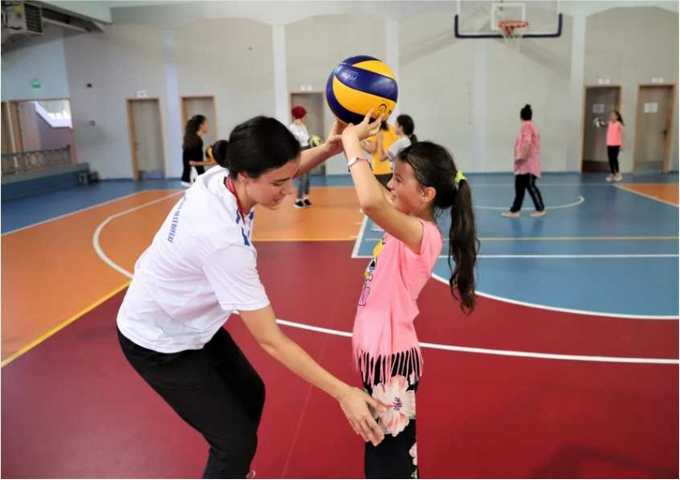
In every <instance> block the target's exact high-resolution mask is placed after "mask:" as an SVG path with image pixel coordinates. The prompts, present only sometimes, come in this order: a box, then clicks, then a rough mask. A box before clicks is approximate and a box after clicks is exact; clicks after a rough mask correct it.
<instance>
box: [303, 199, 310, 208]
mask: <svg viewBox="0 0 680 480" xmlns="http://www.w3.org/2000/svg"><path fill="white" fill-rule="evenodd" d="M302 203H304V204H305V207H311V206H312V202H310V201H309V198H305V199H304V200H303V201H302Z"/></svg>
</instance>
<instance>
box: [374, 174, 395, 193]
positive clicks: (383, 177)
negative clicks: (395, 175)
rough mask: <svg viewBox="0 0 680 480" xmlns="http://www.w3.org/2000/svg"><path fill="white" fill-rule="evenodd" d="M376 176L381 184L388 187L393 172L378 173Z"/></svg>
mask: <svg viewBox="0 0 680 480" xmlns="http://www.w3.org/2000/svg"><path fill="white" fill-rule="evenodd" d="M375 178H376V179H377V180H378V181H379V182H380V185H382V186H383V187H385V188H387V184H388V183H389V182H390V179H391V178H392V174H391V173H381V174H378V175H376V176H375ZM388 190H389V189H388Z"/></svg>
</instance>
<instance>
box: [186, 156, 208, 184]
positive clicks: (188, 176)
mask: <svg viewBox="0 0 680 480" xmlns="http://www.w3.org/2000/svg"><path fill="white" fill-rule="evenodd" d="M194 168H195V169H196V173H197V174H198V175H201V174H203V173H205V168H204V167H203V165H196V166H195V167H194ZM182 181H183V182H187V183H190V182H191V165H189V162H188V161H186V162H183V165H182Z"/></svg>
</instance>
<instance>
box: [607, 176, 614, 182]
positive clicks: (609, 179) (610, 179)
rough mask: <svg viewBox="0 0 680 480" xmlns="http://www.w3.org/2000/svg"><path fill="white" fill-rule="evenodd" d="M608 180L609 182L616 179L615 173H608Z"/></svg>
mask: <svg viewBox="0 0 680 480" xmlns="http://www.w3.org/2000/svg"><path fill="white" fill-rule="evenodd" d="M606 180H607V181H608V182H612V181H614V175H611V174H610V175H607V178H606Z"/></svg>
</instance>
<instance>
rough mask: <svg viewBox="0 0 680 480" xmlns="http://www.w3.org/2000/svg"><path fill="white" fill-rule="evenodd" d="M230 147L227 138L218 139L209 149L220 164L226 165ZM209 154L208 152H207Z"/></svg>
mask: <svg viewBox="0 0 680 480" xmlns="http://www.w3.org/2000/svg"><path fill="white" fill-rule="evenodd" d="M228 147H229V142H228V141H226V140H217V141H216V142H215V143H213V144H212V145H211V146H210V147H208V149H209V150H210V152H211V155H212V158H213V160H215V162H217V164H218V165H221V166H224V165H225V163H226V158H227V148H228ZM206 155H207V153H206Z"/></svg>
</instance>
